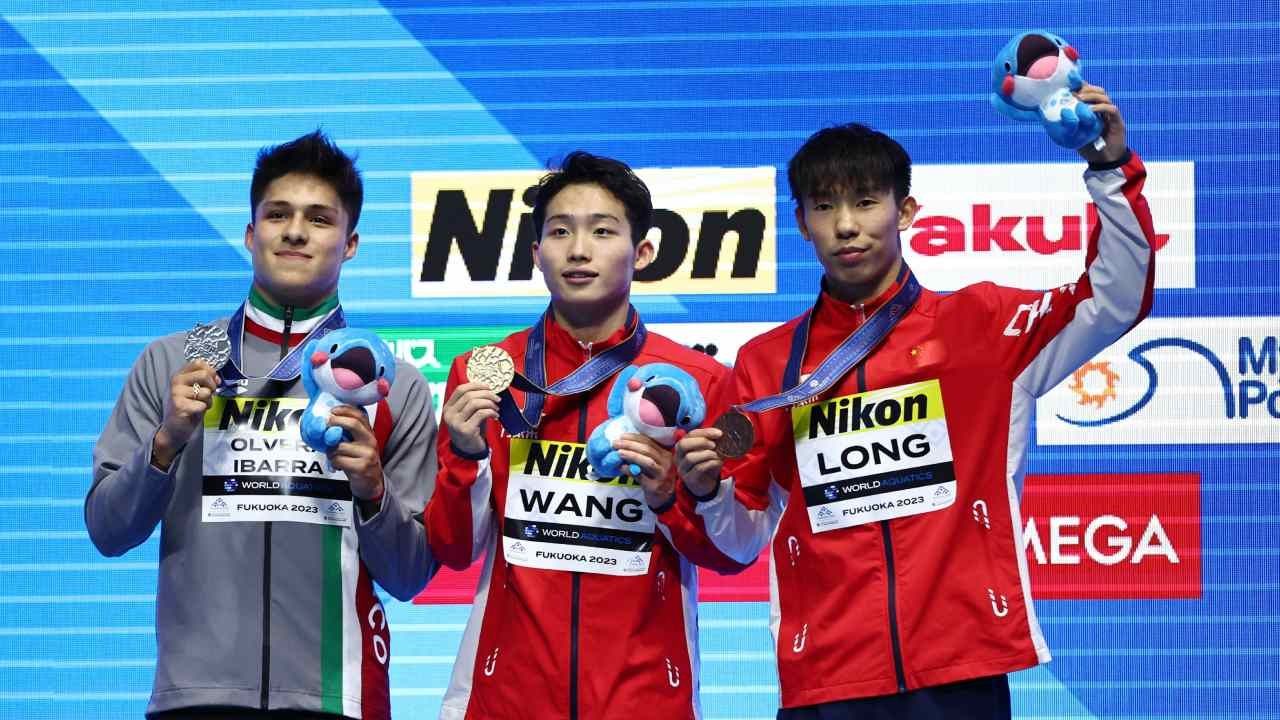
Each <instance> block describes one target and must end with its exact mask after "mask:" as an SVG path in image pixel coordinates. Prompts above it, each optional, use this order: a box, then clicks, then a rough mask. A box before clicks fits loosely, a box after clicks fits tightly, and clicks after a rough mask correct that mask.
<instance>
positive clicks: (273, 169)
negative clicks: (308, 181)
mask: <svg viewBox="0 0 1280 720" xmlns="http://www.w3.org/2000/svg"><path fill="white" fill-rule="evenodd" d="M289 173H299V174H301V175H311V176H313V177H317V178H319V179H321V180H323V181H324V182H326V183H328V184H329V186H330V187H332V188H333V191H334V192H335V193H337V195H338V199H339V200H340V201H341V202H342V207H343V209H345V210H346V211H347V217H349V218H351V225H350V227H348V228H347V232H351V231H352V230H355V229H356V223H357V222H359V221H360V207H361V205H363V204H364V183H363V181H361V179H360V171H359V170H357V169H356V163H355V159H354V158H352V157H351V156H349V155H347V154H346V153H344V152H342V150H340V149H339V148H338V146H337V145H335V144H334V142H333V141H332V140H330V139H329V137H328V136H327V135H325V134H324V133H323V132H322V131H320V130H316V131H314V132H310V133H307V134H306V135H303V136H302V137H300V138H297V139H295V140H290V141H289V142H287V143H283V144H281V145H272V146H268V147H264V148H262V149H261V150H259V151H258V163H257V165H255V166H254V168H253V182H252V183H251V184H250V186H249V212H250V214H251V215H252V214H253V213H255V212H256V211H257V209H258V203H260V202H262V196H263V194H265V193H266V191H267V186H268V185H270V184H271V183H272V182H274V181H275V180H277V179H279V178H281V177H284V176H285V175H288V174H289Z"/></svg>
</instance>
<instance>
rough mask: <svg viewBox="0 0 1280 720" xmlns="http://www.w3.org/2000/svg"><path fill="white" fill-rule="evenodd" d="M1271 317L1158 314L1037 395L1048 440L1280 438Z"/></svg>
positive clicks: (1039, 436)
mask: <svg viewBox="0 0 1280 720" xmlns="http://www.w3.org/2000/svg"><path fill="white" fill-rule="evenodd" d="M1278 325H1280V322H1278V321H1277V318H1274V317H1251V318H1250V317H1240V318H1230V319H1225V318H1210V317H1202V318H1156V319H1150V318H1149V319H1147V320H1144V321H1143V322H1142V323H1140V324H1139V325H1138V326H1137V327H1135V328H1134V329H1133V330H1130V331H1129V333H1128V334H1127V335H1125V336H1124V337H1122V338H1120V339H1119V340H1117V341H1116V342H1115V343H1114V344H1113V345H1111V346H1110V347H1108V348H1106V349H1105V350H1103V351H1102V352H1101V353H1099V354H1098V355H1097V356H1096V357H1094V358H1093V359H1092V360H1090V361H1089V362H1087V363H1085V364H1084V365H1082V366H1081V367H1080V368H1079V369H1078V370H1076V371H1075V372H1074V373H1072V374H1071V376H1069V377H1068V378H1066V379H1065V380H1063V381H1062V382H1061V383H1059V384H1058V386H1057V387H1055V388H1054V389H1053V390H1051V391H1049V392H1048V393H1047V394H1046V395H1045V396H1044V397H1042V398H1040V400H1039V401H1038V402H1037V403H1036V441H1037V442H1038V443H1040V444H1041V445H1077V444H1078V445H1131V444H1132V445H1188V444H1225V443H1277V442H1280V374H1278V373H1280V357H1278V356H1277V352H1278V351H1277V341H1276V328H1277V326H1278Z"/></svg>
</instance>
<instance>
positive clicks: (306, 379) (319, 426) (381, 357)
mask: <svg viewBox="0 0 1280 720" xmlns="http://www.w3.org/2000/svg"><path fill="white" fill-rule="evenodd" d="M302 358H303V359H302V386H303V387H304V388H306V390H307V397H309V398H311V402H309V403H307V409H306V410H305V411H303V413H302V421H301V422H299V423H298V429H299V430H300V431H301V433H302V441H303V442H305V443H306V444H307V445H309V446H310V447H311V448H312V449H313V450H319V451H320V452H328V451H329V450H332V449H333V448H335V447H337V446H338V443H341V442H343V441H349V440H351V434H350V433H348V432H347V431H346V430H343V429H342V428H340V427H336V426H331V425H329V414H330V413H331V412H332V411H333V409H334V408H335V407H337V406H339V405H351V406H352V407H358V408H364V406H366V405H373V404H375V403H377V402H378V401H379V400H381V399H383V398H385V397H386V396H387V395H388V394H390V393H391V383H393V382H395V380H396V359H395V356H394V355H392V354H391V349H390V348H388V347H387V344H386V343H384V342H382V338H379V337H378V336H377V335H376V334H375V333H373V332H370V331H368V330H354V329H352V328H342V329H340V330H334V331H333V332H331V333H329V334H328V335H325V336H323V337H320V338H316V339H315V340H312V341H311V342H309V343H307V346H306V347H305V348H303V350H302Z"/></svg>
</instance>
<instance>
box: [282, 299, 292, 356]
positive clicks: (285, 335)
mask: <svg viewBox="0 0 1280 720" xmlns="http://www.w3.org/2000/svg"><path fill="white" fill-rule="evenodd" d="M292 327H293V306H292V305H285V306H284V332H282V333H281V334H280V359H281V360H283V359H284V356H285V355H288V354H289V330H290V329H291V328H292Z"/></svg>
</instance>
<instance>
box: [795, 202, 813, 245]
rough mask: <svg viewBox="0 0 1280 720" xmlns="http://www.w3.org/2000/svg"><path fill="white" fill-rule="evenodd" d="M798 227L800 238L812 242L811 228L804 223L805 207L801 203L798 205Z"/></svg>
mask: <svg viewBox="0 0 1280 720" xmlns="http://www.w3.org/2000/svg"><path fill="white" fill-rule="evenodd" d="M796 227H798V228H800V237H802V238H804V241H805V242H811V241H810V240H809V226H808V225H806V224H805V221H804V205H801V204H800V203H796Z"/></svg>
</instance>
